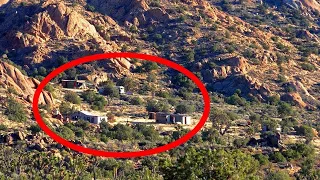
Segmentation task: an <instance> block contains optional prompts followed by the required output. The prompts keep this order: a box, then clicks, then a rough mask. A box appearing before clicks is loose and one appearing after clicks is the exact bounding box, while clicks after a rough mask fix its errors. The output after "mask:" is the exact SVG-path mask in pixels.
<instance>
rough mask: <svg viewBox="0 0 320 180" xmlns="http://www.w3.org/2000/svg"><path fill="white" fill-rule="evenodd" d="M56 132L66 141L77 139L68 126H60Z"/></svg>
mask: <svg viewBox="0 0 320 180" xmlns="http://www.w3.org/2000/svg"><path fill="white" fill-rule="evenodd" d="M56 131H57V132H58V134H59V135H60V136H61V137H63V138H65V139H69V140H72V139H74V138H75V134H74V132H73V131H72V130H71V129H70V128H68V127H66V126H60V127H59V128H57V129H56Z"/></svg>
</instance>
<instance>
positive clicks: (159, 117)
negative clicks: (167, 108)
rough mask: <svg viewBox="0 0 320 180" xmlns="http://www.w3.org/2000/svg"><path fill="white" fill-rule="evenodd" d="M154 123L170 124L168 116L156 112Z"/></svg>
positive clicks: (167, 114)
mask: <svg viewBox="0 0 320 180" xmlns="http://www.w3.org/2000/svg"><path fill="white" fill-rule="evenodd" d="M156 122H157V123H163V124H167V123H170V114H169V113H164V112H157V113H156Z"/></svg>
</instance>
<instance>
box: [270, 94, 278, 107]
mask: <svg viewBox="0 0 320 180" xmlns="http://www.w3.org/2000/svg"><path fill="white" fill-rule="evenodd" d="M279 102H280V96H277V95H274V96H270V97H268V103H269V104H271V105H278V104H279Z"/></svg>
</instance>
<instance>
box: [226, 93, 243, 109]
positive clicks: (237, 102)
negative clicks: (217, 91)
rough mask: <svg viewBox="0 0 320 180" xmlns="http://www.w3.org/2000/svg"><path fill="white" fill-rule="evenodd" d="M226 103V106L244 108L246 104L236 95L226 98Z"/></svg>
mask: <svg viewBox="0 0 320 180" xmlns="http://www.w3.org/2000/svg"><path fill="white" fill-rule="evenodd" d="M226 102H227V103H228V104H232V105H240V106H244V105H246V103H247V101H246V100H245V99H244V98H242V97H240V96H239V95H238V94H237V93H235V94H233V95H232V96H230V97H227V98H226Z"/></svg>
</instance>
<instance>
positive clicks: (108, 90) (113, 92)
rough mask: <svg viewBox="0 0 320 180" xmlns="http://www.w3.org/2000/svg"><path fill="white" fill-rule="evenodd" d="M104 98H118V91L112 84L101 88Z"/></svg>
mask: <svg viewBox="0 0 320 180" xmlns="http://www.w3.org/2000/svg"><path fill="white" fill-rule="evenodd" d="M101 94H103V95H105V96H109V97H115V98H119V97H120V94H119V90H118V88H117V87H116V86H115V85H114V84H113V83H106V84H104V85H103V86H102V93H101Z"/></svg>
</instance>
